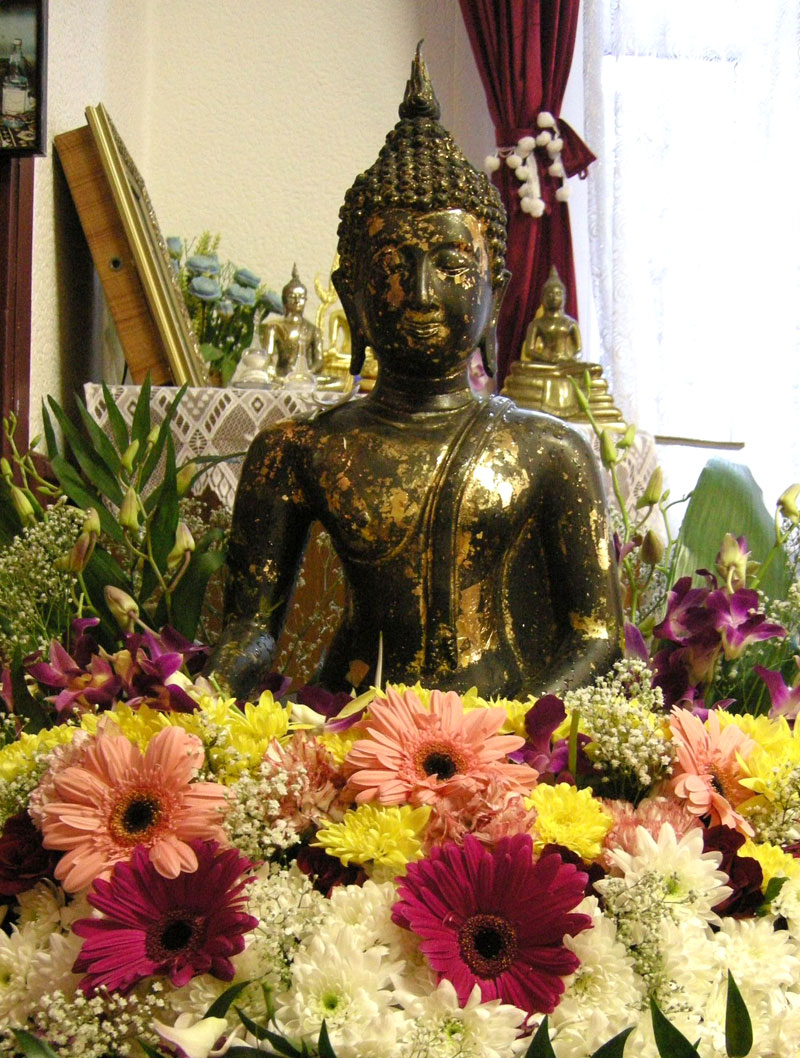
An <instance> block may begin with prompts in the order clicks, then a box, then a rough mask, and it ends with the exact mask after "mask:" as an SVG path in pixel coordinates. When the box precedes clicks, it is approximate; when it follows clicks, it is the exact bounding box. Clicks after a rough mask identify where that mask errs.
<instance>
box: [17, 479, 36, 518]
mask: <svg viewBox="0 0 800 1058" xmlns="http://www.w3.org/2000/svg"><path fill="white" fill-rule="evenodd" d="M11 501H12V503H13V504H14V510H15V511H16V512H17V514H18V515H19V518H20V521H21V522H22V524H23V525H30V524H31V523H32V522H35V521H36V513H35V512H34V509H33V505H32V503H31V501H30V500H29V499H28V497H27V496H26V495H25V493H24V492H23V491H22V489H21V488H19V486H18V485H12V486H11Z"/></svg>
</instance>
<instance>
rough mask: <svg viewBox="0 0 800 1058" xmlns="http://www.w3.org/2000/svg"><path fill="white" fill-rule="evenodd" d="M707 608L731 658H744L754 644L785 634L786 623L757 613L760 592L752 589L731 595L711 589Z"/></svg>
mask: <svg viewBox="0 0 800 1058" xmlns="http://www.w3.org/2000/svg"><path fill="white" fill-rule="evenodd" d="M706 609H707V611H708V613H709V614H711V615H712V616H713V620H714V627H715V628H716V630H717V631H718V632H719V633H720V635H721V637H722V647H723V650H724V651H725V657H726V658H727V659H728V660H729V661H730V660H732V659H734V658H738V657H741V656H742V654H743V652H744V651H745V649H746V648H747V647H748V646H750V644H751V643H757V642H760V641H761V640H764V639H773V638H776V637H777V638H782V637H783V636H785V635H786V629H785V628H784V627H783V625H779V624H777V623H776V622H775V621H768V620H767V618H766V617H765V616H764V614H762V613H759V612H758V593H757V592H755V591H752V589H749V588H740V589H739V590H738V591H735V592H734V593H733V594H732V595H729V594H728V593H727V592H726V591H722V590H718V591H712V592H710V593H709V595H708V598H707V599H706Z"/></svg>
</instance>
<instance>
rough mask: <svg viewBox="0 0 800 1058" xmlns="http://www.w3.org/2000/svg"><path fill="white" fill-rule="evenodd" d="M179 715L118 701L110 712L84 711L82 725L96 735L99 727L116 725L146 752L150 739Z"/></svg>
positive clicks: (85, 729)
mask: <svg viewBox="0 0 800 1058" xmlns="http://www.w3.org/2000/svg"><path fill="white" fill-rule="evenodd" d="M177 715H179V714H177V713H175V714H173V713H162V712H160V711H159V710H158V709H151V708H150V706H149V705H142V706H140V707H139V708H138V709H132V708H131V707H130V706H129V705H128V704H127V703H124V702H117V703H116V704H115V705H114V707H113V708H112V709H109V710H108V712H105V713H99V714H98V713H84V715H83V716H82V717H81V727H82V728H83V730H84V731H88V733H89V734H90V735H96V734H97V732H98V729H99V728H101V727H102V728H103V730H109V728H110V727H111V725H114V726H116V727H117V728H119V731H120V732H121V734H123V735H125V737H126V738H129V739H130V741H131V742H135V743H136V745H137V746H138V747H139V749H141V750H142V752H144V751H145V750H146V749H147V744H148V742H149V741H150V739H151V738H153V737H154V736H155V735H157V734H158V732H159V731H161V730H162V729H163V728H165V727H169V726H170V722H171V720H172V717H173V716H177Z"/></svg>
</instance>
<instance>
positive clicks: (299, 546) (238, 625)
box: [206, 426, 312, 697]
mask: <svg viewBox="0 0 800 1058" xmlns="http://www.w3.org/2000/svg"><path fill="white" fill-rule="evenodd" d="M293 433H294V430H293V426H289V427H286V426H282V427H279V428H277V429H273V430H267V431H264V432H263V433H261V434H259V436H258V437H257V438H256V439H255V440H254V441H253V443H252V445H251V446H250V450H249V451H248V453H247V459H246V460H245V464H244V467H243V469H242V476H241V479H240V484H239V489H238V492H237V493H236V503H235V505H234V510H233V525H232V529H231V537H230V544H229V548H228V580H227V585H226V590H225V614H224V619H223V630H222V634H221V636H220V638H219V641H218V643H217V645H216V647H215V648H214V651H213V654H212V656H211V658H210V661H209V663H208V665H207V666H206V669H207V671H209V672H210V671H213V672H214V673H215V674H216V676H217V678H218V679H219V682H220V683H221V684H222V685H223V686H225V687H227V689H229V690H230V691H231V692H232V693H234V694H236V695H237V696H240V697H246V696H247V695H249V694H250V693H251V692H253V691H255V690H256V689H257V688H258V686H259V684H260V683H261V682H262V681H263V679H264V678H265V677H266V676H267V675H268V674H269V672H270V671H271V666H272V661H273V658H274V654H275V649H276V645H277V640H278V637H279V635H280V632H281V629H282V627H283V622H284V620H285V617H286V608H287V605H288V601H289V598H290V596H291V593H292V588H293V587H294V582H295V578H296V576H297V571H298V569H299V566H300V562H301V559H302V557H303V552H304V550H305V545H306V540H307V538H308V530H309V527H310V524H311V521H312V519H311V515H310V513H309V512H308V510H307V508H306V505H305V503H304V500H303V489H302V485H301V483H300V480H299V473H298V465H297V451H298V449H297V447H296V445H295V444H294V443H293Z"/></svg>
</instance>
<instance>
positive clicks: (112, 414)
mask: <svg viewBox="0 0 800 1058" xmlns="http://www.w3.org/2000/svg"><path fill="white" fill-rule="evenodd" d="M103 396H104V397H105V401H106V413H107V414H108V425H109V426H110V427H111V432H112V434H113V435H114V442H115V443H116V446H117V448H118V449H119V450H120V452H124V451H125V449H126V448H127V447H128V445H129V444H130V443H131V438H130V434H129V433H128V424H127V423H126V422H125V416H124V415H123V414H122V412H121V411H120V410H119V408H118V407H117V402H116V401H115V400H114V397H113V396H112V394H111V390H110V389H109V388H108V386H107V385H106V384H105V382H104V383H103Z"/></svg>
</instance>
